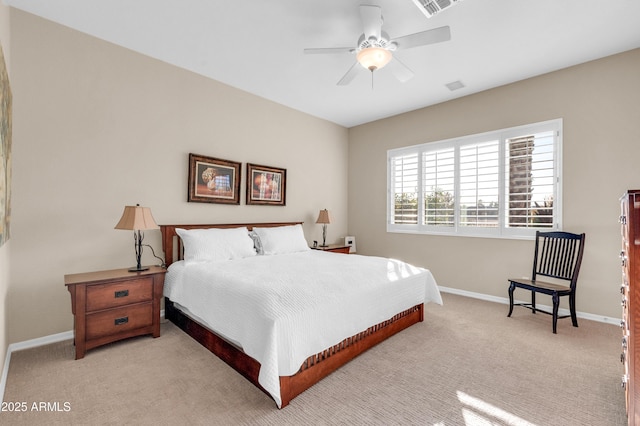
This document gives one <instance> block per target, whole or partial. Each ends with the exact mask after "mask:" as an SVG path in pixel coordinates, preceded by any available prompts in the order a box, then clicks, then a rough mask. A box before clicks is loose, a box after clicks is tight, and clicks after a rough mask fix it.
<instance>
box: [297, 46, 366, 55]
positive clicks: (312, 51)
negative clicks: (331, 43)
mask: <svg viewBox="0 0 640 426" xmlns="http://www.w3.org/2000/svg"><path fill="white" fill-rule="evenodd" d="M355 51H356V49H355V48H353V47H310V48H307V49H304V53H305V54H311V55H315V54H326V53H353V52H355Z"/></svg>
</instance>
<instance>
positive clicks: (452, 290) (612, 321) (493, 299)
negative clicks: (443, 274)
mask: <svg viewBox="0 0 640 426" xmlns="http://www.w3.org/2000/svg"><path fill="white" fill-rule="evenodd" d="M438 288H439V289H440V291H441V292H443V293H451V294H457V295H460V296H466V297H471V298H473V299H481V300H486V301H488V302H496V303H502V304H505V305H508V304H509V298H507V297H498V296H491V295H488V294H483V293H474V292H472V291H466V290H459V289H457V288H450V287H440V286H438ZM514 302H515V303H528V302H526V301H522V300H515V301H514ZM536 306H538V307H540V308H542V309H544V310H547V311H549V312H551V309H552V308H551V306H548V305H541V304H539V303H536ZM558 314H560V315H569V310H568V309H564V308H560V309H559V310H558ZM576 316H577V317H578V318H584V319H588V320H591V321H597V322H603V323H606V324H612V325H616V326H620V320H621V318H610V317H605V316H602V315H595V314H590V313H587V312H580V311H577V312H576Z"/></svg>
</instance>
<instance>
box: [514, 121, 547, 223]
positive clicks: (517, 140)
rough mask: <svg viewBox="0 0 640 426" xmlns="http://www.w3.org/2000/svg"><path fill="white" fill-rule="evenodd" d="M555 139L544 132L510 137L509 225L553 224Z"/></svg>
mask: <svg viewBox="0 0 640 426" xmlns="http://www.w3.org/2000/svg"><path fill="white" fill-rule="evenodd" d="M554 139H555V133H554V132H544V133H538V134H531V135H523V136H519V137H513V138H510V139H507V140H506V151H507V161H508V163H507V164H508V167H507V168H506V172H508V173H509V176H508V200H509V207H508V215H507V216H508V226H509V227H523V228H552V227H553V217H554V215H553V201H554V199H553V198H554V191H555V177H554V176H555V152H554V146H555V141H554Z"/></svg>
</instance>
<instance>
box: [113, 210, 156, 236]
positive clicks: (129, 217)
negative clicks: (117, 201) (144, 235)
mask: <svg viewBox="0 0 640 426" xmlns="http://www.w3.org/2000/svg"><path fill="white" fill-rule="evenodd" d="M158 228H160V227H159V226H158V224H157V223H156V221H155V220H153V216H152V215H151V209H150V208H149V207H140V204H136V205H135V206H125V208H124V211H123V212H122V217H121V218H120V222H118V224H117V225H116V226H115V229H128V230H134V231H144V230H146V229H158Z"/></svg>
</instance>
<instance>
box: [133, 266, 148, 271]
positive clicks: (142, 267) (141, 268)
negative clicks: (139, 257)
mask: <svg viewBox="0 0 640 426" xmlns="http://www.w3.org/2000/svg"><path fill="white" fill-rule="evenodd" d="M148 270H149V267H148V266H141V267H139V268H138V267H137V266H134V267H132V268H130V269H129V272H142V271H148Z"/></svg>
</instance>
